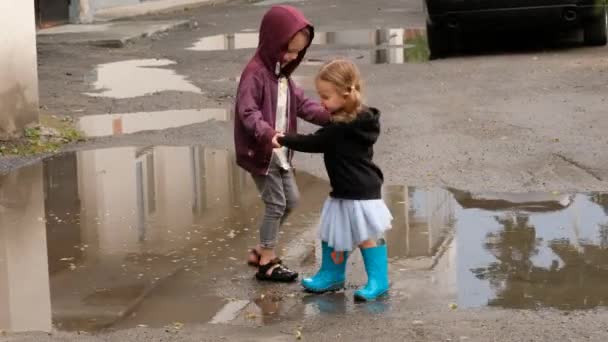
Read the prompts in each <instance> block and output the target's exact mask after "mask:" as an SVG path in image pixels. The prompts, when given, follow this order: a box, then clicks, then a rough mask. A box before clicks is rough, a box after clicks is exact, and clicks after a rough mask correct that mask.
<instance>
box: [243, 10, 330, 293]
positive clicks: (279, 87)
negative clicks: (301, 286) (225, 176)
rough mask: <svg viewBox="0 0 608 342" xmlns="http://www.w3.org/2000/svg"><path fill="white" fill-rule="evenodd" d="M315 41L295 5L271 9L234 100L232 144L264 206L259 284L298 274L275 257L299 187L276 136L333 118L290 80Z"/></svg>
mask: <svg viewBox="0 0 608 342" xmlns="http://www.w3.org/2000/svg"><path fill="white" fill-rule="evenodd" d="M313 38H314V28H313V26H312V25H311V24H310V22H309V21H308V20H307V19H306V18H305V17H304V15H303V14H302V13H301V12H300V11H299V10H297V9H296V8H294V7H291V6H275V7H272V8H271V9H270V10H269V11H268V12H267V13H266V14H265V15H264V18H263V19H262V24H261V27H260V41H259V44H258V49H257V51H256V53H255V55H254V57H253V58H252V59H251V60H250V61H249V63H248V64H247V66H246V67H245V70H244V71H243V73H242V75H241V80H240V83H239V87H238V92H237V99H236V118H235V124H234V140H235V149H236V159H237V164H238V165H239V166H241V167H242V168H244V169H245V170H246V171H248V172H249V173H251V175H252V176H253V179H254V181H255V183H256V186H257V188H258V190H259V191H260V194H261V196H262V200H263V201H264V204H265V207H266V208H265V213H264V218H263V221H262V224H261V226H260V243H259V245H258V246H257V247H256V248H254V249H251V250H250V251H249V257H248V262H249V264H251V265H254V266H257V267H258V272H257V274H256V277H257V278H258V279H259V280H269V281H279V282H291V281H294V280H296V279H297V278H298V273H297V272H294V271H292V270H290V269H288V268H287V267H286V266H285V265H283V264H282V263H281V260H280V259H278V258H277V256H276V254H275V248H276V243H277V235H278V231H279V227H280V226H281V223H282V222H283V221H284V220H285V218H286V217H287V215H288V214H289V212H290V211H291V210H292V209H293V208H294V207H295V206H296V204H297V202H298V199H299V192H298V187H297V185H296V182H295V178H294V174H293V169H292V166H291V157H292V152H291V151H288V150H287V149H286V148H281V147H280V146H279V145H278V143H277V141H276V139H277V133H279V132H285V133H296V132H297V118H298V117H301V118H303V119H304V120H306V121H309V122H312V123H315V124H318V125H326V124H327V123H329V113H328V112H327V111H326V110H325V109H323V107H321V105H319V104H318V103H316V102H314V101H311V100H310V99H308V98H306V97H305V96H304V93H303V91H302V89H300V88H298V87H297V86H296V85H295V84H294V82H293V81H292V80H291V78H290V76H291V74H292V73H293V71H294V70H295V69H296V68H297V67H298V65H299V64H300V62H301V61H302V59H303V58H304V55H305V54H306V50H307V49H308V47H309V46H310V44H311V42H312V39H313Z"/></svg>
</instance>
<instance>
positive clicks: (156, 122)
mask: <svg viewBox="0 0 608 342" xmlns="http://www.w3.org/2000/svg"><path fill="white" fill-rule="evenodd" d="M233 112H234V111H233V110H232V109H227V108H204V109H184V110H167V111H159V112H140V113H126V114H101V115H87V116H83V117H81V118H80V119H78V123H77V128H78V130H80V131H81V132H83V133H84V134H85V135H86V136H87V137H103V136H110V135H120V134H130V133H136V132H143V131H150V130H163V129H168V128H176V127H182V126H187V125H192V124H196V123H201V122H205V121H209V120H218V121H229V120H231V119H232V118H233Z"/></svg>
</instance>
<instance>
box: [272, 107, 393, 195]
mask: <svg viewBox="0 0 608 342" xmlns="http://www.w3.org/2000/svg"><path fill="white" fill-rule="evenodd" d="M379 135H380V112H379V111H378V110H377V109H376V108H365V109H363V110H362V111H361V112H360V113H359V114H358V115H357V118H356V119H355V120H354V121H351V122H349V123H332V124H330V125H329V126H326V127H323V128H321V129H320V130H318V131H317V132H315V133H314V134H310V135H302V134H289V135H286V136H285V137H281V138H279V139H278V141H279V144H281V145H283V146H286V147H287V148H290V149H292V150H295V151H300V152H308V153H323V159H324V161H325V168H326V169H327V175H328V176H329V181H330V183H331V187H332V192H331V194H330V196H331V197H333V198H339V199H351V200H369V199H380V198H381V197H382V183H383V181H384V176H383V175H382V171H381V170H380V168H379V167H378V166H377V165H376V164H374V162H373V161H372V159H373V157H374V148H373V146H374V144H375V143H376V141H377V140H378V136H379Z"/></svg>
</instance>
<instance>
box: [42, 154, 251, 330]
mask: <svg viewBox="0 0 608 342" xmlns="http://www.w3.org/2000/svg"><path fill="white" fill-rule="evenodd" d="M233 159H234V158H233V156H232V155H231V153H229V152H227V151H225V150H213V149H205V148H202V147H197V146H193V147H154V148H152V147H151V148H133V147H127V148H114V149H106V150H94V151H84V152H78V153H76V154H72V155H65V156H63V157H61V158H58V159H51V160H49V161H47V162H46V164H45V167H46V172H45V174H46V178H47V180H48V181H47V183H46V185H47V189H46V191H47V201H48V202H47V203H51V202H52V201H53V200H54V199H55V198H57V199H61V201H62V202H63V204H55V205H53V206H52V207H53V209H52V210H53V211H57V212H55V214H54V215H57V216H58V217H59V220H60V221H62V222H63V223H62V224H53V225H49V226H48V227H47V229H48V231H49V240H50V241H51V240H52V241H54V243H58V244H59V245H60V246H62V247H61V249H60V248H58V247H56V246H53V247H51V249H52V250H53V251H54V252H53V253H52V254H51V253H49V257H51V256H52V257H53V258H55V260H53V261H52V264H54V266H53V267H52V269H54V270H55V272H54V273H52V275H51V289H52V291H51V293H52V298H53V318H54V321H55V322H56V323H57V324H60V325H61V327H62V328H65V329H71V328H85V329H86V328H87V327H89V326H90V325H91V324H93V325H94V326H104V325H105V324H110V323H111V322H113V321H115V320H117V319H119V318H120V315H121V314H120V313H121V312H124V310H125V309H126V308H127V307H129V305H131V303H132V302H133V301H136V300H137V298H138V297H139V296H141V295H142V294H143V293H144V292H146V291H148V290H147V289H148V288H149V286H150V285H151V284H153V283H154V281H155V279H160V278H162V277H165V276H166V275H167V274H170V273H171V272H173V271H172V270H174V269H176V268H179V267H183V265H182V264H179V263H177V264H176V263H175V262H174V259H175V258H177V260H180V258H179V257H178V255H180V254H181V253H183V251H184V250H185V251H188V250H190V249H192V248H187V247H188V246H197V247H199V246H200V244H201V241H202V240H200V236H195V235H193V232H194V231H195V230H201V233H204V234H205V235H208V234H211V235H208V236H213V234H216V235H218V236H221V237H223V238H225V232H224V231H223V230H222V231H217V232H216V233H214V232H213V231H212V230H213V229H214V228H215V227H217V226H218V225H219V224H221V223H222V222H224V220H225V219H226V218H228V217H231V216H232V215H234V214H235V212H234V208H235V207H240V206H243V207H244V208H243V209H244V210H247V206H250V205H251V204H252V203H254V202H255V203H257V191H256V190H255V186H254V184H253V182H252V180H251V179H250V177H248V176H247V175H246V173H245V172H244V171H242V170H241V169H240V168H238V167H236V165H235V164H234V162H233ZM61 189H65V191H66V192H65V193H62V192H61ZM48 196H53V198H49V197H48ZM75 211H78V213H79V215H78V219H77V220H69V219H68V218H69V217H68V216H69V215H68V214H67V213H69V212H75ZM50 212H51V210H50V209H48V208H47V213H49V215H50ZM57 227H61V230H58V229H55V228H57ZM191 238H192V239H191ZM59 239H61V240H62V242H58V240H59ZM199 248H200V247H199ZM66 251H67V252H66ZM62 252H63V253H64V254H61V253H62ZM65 253H67V254H65ZM64 258H65V259H64ZM62 259H64V260H65V261H61V260H62ZM100 289H103V292H99V291H100ZM75 294H77V295H75ZM116 296H118V297H116Z"/></svg>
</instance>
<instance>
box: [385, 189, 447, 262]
mask: <svg viewBox="0 0 608 342" xmlns="http://www.w3.org/2000/svg"><path fill="white" fill-rule="evenodd" d="M385 198H386V201H387V203H388V205H389V208H390V209H391V212H392V213H393V216H394V221H393V229H391V230H390V231H389V233H388V235H387V240H388V243H389V252H390V253H391V254H394V255H395V256H405V257H421V256H433V255H434V253H435V252H436V251H437V248H438V247H439V245H441V244H442V243H443V242H444V239H445V238H446V236H449V233H450V232H451V230H452V228H453V224H454V203H453V200H452V196H451V195H450V193H449V192H447V191H445V190H443V189H432V190H416V189H414V188H407V187H403V186H400V187H389V188H388V190H387V191H386V194H385Z"/></svg>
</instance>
